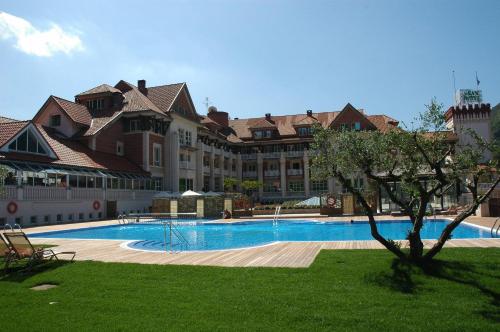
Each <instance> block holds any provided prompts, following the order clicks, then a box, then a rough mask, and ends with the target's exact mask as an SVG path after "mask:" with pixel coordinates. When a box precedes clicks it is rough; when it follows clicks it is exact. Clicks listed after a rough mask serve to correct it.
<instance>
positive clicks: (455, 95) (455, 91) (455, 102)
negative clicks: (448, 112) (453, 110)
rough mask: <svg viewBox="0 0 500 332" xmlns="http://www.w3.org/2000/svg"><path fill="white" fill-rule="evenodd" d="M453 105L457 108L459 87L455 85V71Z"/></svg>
mask: <svg viewBox="0 0 500 332" xmlns="http://www.w3.org/2000/svg"><path fill="white" fill-rule="evenodd" d="M452 74H453V104H454V105H455V106H457V86H456V83H455V71H454V70H453V72H452Z"/></svg>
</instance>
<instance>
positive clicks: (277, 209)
mask: <svg viewBox="0 0 500 332" xmlns="http://www.w3.org/2000/svg"><path fill="white" fill-rule="evenodd" d="M280 212H281V205H278V206H277V207H276V209H275V210H274V216H273V226H276V225H278V218H279V216H280Z"/></svg>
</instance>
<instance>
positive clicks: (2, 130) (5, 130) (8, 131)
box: [0, 121, 29, 147]
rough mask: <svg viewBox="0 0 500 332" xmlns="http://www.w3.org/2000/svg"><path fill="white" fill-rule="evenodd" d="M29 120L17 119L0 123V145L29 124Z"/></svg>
mask: <svg viewBox="0 0 500 332" xmlns="http://www.w3.org/2000/svg"><path fill="white" fill-rule="evenodd" d="M28 123H29V121H15V122H6V123H0V147H2V146H4V145H5V143H7V142H8V141H10V139H11V138H12V137H14V136H15V135H16V134H17V133H18V132H19V131H20V130H21V129H23V128H24V127H26V126H27V125H28Z"/></svg>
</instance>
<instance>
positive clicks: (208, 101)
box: [203, 97, 212, 112]
mask: <svg viewBox="0 0 500 332" xmlns="http://www.w3.org/2000/svg"><path fill="white" fill-rule="evenodd" d="M211 104H212V103H211V102H210V99H208V97H205V102H204V103H203V105H205V107H206V108H207V112H208V107H210V105H211Z"/></svg>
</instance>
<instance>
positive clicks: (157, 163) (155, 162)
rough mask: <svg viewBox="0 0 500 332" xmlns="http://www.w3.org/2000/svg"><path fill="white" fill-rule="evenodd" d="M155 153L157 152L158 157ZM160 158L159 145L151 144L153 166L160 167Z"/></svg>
mask: <svg viewBox="0 0 500 332" xmlns="http://www.w3.org/2000/svg"><path fill="white" fill-rule="evenodd" d="M157 151H158V156H157V153H156V152H157ZM157 157H158V158H157ZM161 158H162V151H161V144H158V143H153V166H156V167H161V165H162V162H161Z"/></svg>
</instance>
